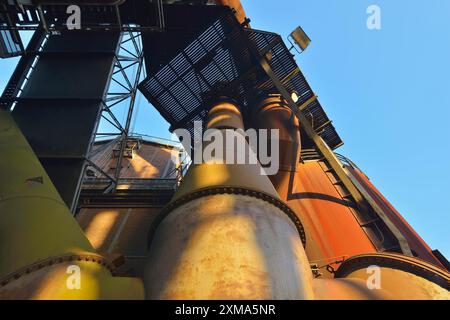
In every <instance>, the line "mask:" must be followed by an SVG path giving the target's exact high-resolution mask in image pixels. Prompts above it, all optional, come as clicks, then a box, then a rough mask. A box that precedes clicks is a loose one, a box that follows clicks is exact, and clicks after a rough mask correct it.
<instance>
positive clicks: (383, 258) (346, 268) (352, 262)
mask: <svg viewBox="0 0 450 320" xmlns="http://www.w3.org/2000/svg"><path fill="white" fill-rule="evenodd" d="M372 265H375V266H378V267H386V268H391V269H395V270H400V271H404V272H408V273H411V274H414V275H416V276H418V277H421V278H425V279H427V280H428V281H431V282H433V283H435V284H437V285H439V286H441V287H443V288H445V289H447V290H450V274H449V273H448V272H446V271H445V270H443V269H441V268H439V267H436V266H434V265H432V264H430V263H428V262H426V261H423V260H421V259H418V258H414V257H409V256H405V255H400V254H393V253H371V254H363V255H357V256H354V257H351V258H349V259H347V260H345V261H344V262H343V263H342V264H341V265H340V267H339V269H338V270H337V271H336V273H335V277H336V278H345V277H347V276H348V275H349V274H351V273H352V272H354V271H357V270H361V269H365V268H368V267H369V266H372Z"/></svg>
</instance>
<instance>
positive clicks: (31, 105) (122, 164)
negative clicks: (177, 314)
mask: <svg viewBox="0 0 450 320" xmlns="http://www.w3.org/2000/svg"><path fill="white" fill-rule="evenodd" d="M74 4H75V5H78V8H80V12H81V26H80V29H78V28H75V29H74V30H69V28H68V27H69V26H68V24H67V21H68V20H67V19H68V16H69V14H68V11H67V9H68V6H71V5H74ZM70 29H72V28H70ZM24 30H34V33H33V36H32V38H31V40H30V41H29V43H28V45H27V47H26V48H24V46H23V44H22V41H21V36H20V33H19V31H24ZM0 35H1V37H0V55H1V57H2V58H9V57H13V56H20V60H19V62H18V64H17V67H16V69H15V71H14V73H13V75H12V77H11V79H10V81H9V83H8V84H7V86H6V88H5V90H4V92H3V94H2V97H1V99H0V240H1V241H0V298H1V299H24V298H25V299H144V298H147V299H318V300H319V299H449V297H450V294H449V289H450V274H449V264H448V261H447V260H446V259H445V257H443V256H442V255H441V254H440V253H439V251H437V250H431V249H430V248H429V246H428V245H427V244H426V243H425V242H424V241H423V240H422V238H421V237H420V236H419V235H418V234H417V233H416V232H415V231H414V230H413V229H412V228H411V226H410V225H409V224H408V223H407V222H406V221H405V220H404V219H403V217H402V216H401V215H400V213H398V212H397V211H396V210H395V208H393V206H392V205H391V204H390V203H389V202H388V201H387V200H386V199H385V198H384V196H383V195H382V194H381V193H380V192H379V191H378V190H377V189H376V187H375V186H374V185H373V184H372V183H371V182H370V180H369V179H368V177H367V176H366V175H365V174H364V173H363V172H362V171H361V170H360V169H359V168H358V167H357V166H356V165H355V164H354V163H353V162H352V161H351V160H349V159H347V158H346V157H344V156H342V155H339V154H338V153H336V151H335V150H336V149H337V148H339V147H340V146H341V145H342V144H343V142H342V140H341V138H340V137H339V135H338V133H337V132H336V130H335V128H334V126H333V125H332V122H331V120H330V119H329V118H328V116H327V114H326V113H325V111H324V109H323V107H322V105H321V104H320V102H319V100H318V98H317V96H316V95H315V93H314V91H313V89H312V88H311V87H310V85H309V84H308V82H307V80H306V79H305V77H304V76H303V74H302V72H301V71H300V69H299V67H298V66H297V63H296V62H295V60H294V59H293V56H292V54H291V52H290V50H289V48H288V47H287V46H286V44H285V43H284V42H283V40H282V38H281V37H280V36H279V35H277V34H275V33H272V32H267V31H261V30H254V29H252V28H251V25H250V20H249V19H247V17H246V14H245V11H244V9H243V8H242V5H241V4H240V1H239V0H215V1H206V0H196V1H194V0H192V1H183V0H172V1H165V0H164V1H163V0H148V1H144V0H103V1H101V0H97V1H94V0H92V1H91V0H86V1H81V0H80V1H75V0H72V1H64V0H61V1H57V0H52V1H51V0H0ZM138 90H139V91H140V92H141V93H142V94H143V95H144V96H145V97H146V98H147V99H148V101H149V102H150V103H151V105H152V106H153V107H155V108H156V109H157V110H158V111H159V113H160V114H161V115H162V116H163V117H164V119H166V120H167V122H169V123H170V125H171V128H170V130H171V131H174V132H175V131H176V130H177V129H186V130H187V131H189V132H191V133H194V131H195V130H194V123H195V121H201V122H202V123H203V126H204V129H212V128H214V129H217V130H221V131H225V130H230V129H231V130H235V131H236V132H238V131H239V129H241V130H245V129H278V130H279V143H280V153H279V160H280V161H279V162H280V163H279V164H280V170H279V171H278V173H276V174H275V175H271V176H265V175H261V174H260V172H261V168H262V166H261V164H260V163H256V164H232V165H231V164H221V163H208V162H206V163H201V164H197V163H193V164H191V165H190V166H189V163H187V160H186V159H188V157H187V156H186V150H183V148H182V147H181V146H180V144H179V143H173V142H171V141H163V140H161V139H155V138H153V137H145V136H141V135H136V134H134V133H133V132H132V126H133V124H132V122H133V112H134V109H135V104H136V99H137V93H138ZM118 105H121V106H124V105H126V107H125V110H126V113H125V114H126V116H125V117H124V120H122V121H121V119H120V117H119V116H117V112H115V110H116V109H115V108H117V106H118ZM122 110H124V109H122ZM102 119H103V121H106V122H107V123H109V126H110V127H111V128H113V129H114V130H113V131H114V132H99V131H98V127H99V122H100V121H101V120H102ZM151 121H152V119H148V123H149V125H151ZM268 139H269V140H270V138H268ZM265 142H269V143H275V142H274V141H265ZM188 151H189V150H188ZM224 152H225V150H224ZM374 266H375V268H378V269H377V270H378V271H379V272H380V280H381V283H380V288H372V287H371V286H370V285H369V283H370V281H371V276H372V275H373V273H372V272H371V271H370V270H372V269H373V268H374ZM73 267H75V268H79V269H80V270H81V275H82V279H83V280H82V281H83V286H82V287H81V288H79V289H77V290H73V288H71V287H70V285H68V283H67V278H68V273H67V270H70V268H73ZM372 271H373V270H372Z"/></svg>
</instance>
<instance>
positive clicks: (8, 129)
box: [0, 110, 143, 299]
mask: <svg viewBox="0 0 450 320" xmlns="http://www.w3.org/2000/svg"><path fill="white" fill-rule="evenodd" d="M0 154H1V155H2V156H1V157H0V176H1V179H0V239H1V240H0V297H1V298H3V299H5V298H10V299H13V298H18V299H66V298H67V299H114V298H118V299H126V298H132V299H134V298H141V297H143V288H142V284H141V283H140V280H138V279H132V278H118V277H113V276H112V274H111V271H112V267H111V266H109V263H108V261H106V259H104V258H103V257H101V256H100V255H98V254H97V253H96V252H95V250H94V248H93V247H92V246H91V244H90V243H89V241H88V240H87V238H86V237H85V236H84V234H83V232H82V230H81V229H80V227H79V226H78V224H77V222H76V221H75V219H74V218H73V217H72V215H71V213H70V212H69V210H68V208H67V207H66V205H65V204H64V202H63V201H62V199H61V197H60V196H59V194H58V192H57V191H56V189H55V187H54V186H53V184H52V182H51V181H50V179H49V177H48V175H47V174H46V172H45V170H44V168H43V167H42V165H41V164H40V162H39V160H38V159H37V158H36V156H35V154H34V153H33V150H32V149H31V147H30V146H29V144H28V142H27V141H26V139H25V137H24V136H23V135H22V133H21V132H20V129H19V128H18V127H17V125H16V124H15V122H14V120H13V119H12V117H11V115H10V114H9V113H8V112H6V111H4V110H0ZM74 266H75V267H74ZM77 267H79V269H77ZM74 270H75V271H74ZM76 270H79V271H80V278H79V279H80V284H81V288H80V289H77V286H75V287H74V286H71V285H70V283H69V285H68V282H67V281H69V282H70V281H72V280H73V279H74V278H73V276H76V275H75V274H76ZM71 272H75V273H71ZM71 276H72V277H71ZM74 288H75V289H74Z"/></svg>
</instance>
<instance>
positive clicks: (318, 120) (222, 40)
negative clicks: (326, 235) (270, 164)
mask: <svg viewBox="0 0 450 320" xmlns="http://www.w3.org/2000/svg"><path fill="white" fill-rule="evenodd" d="M253 46H254V47H256V49H257V51H258V52H259V54H260V55H266V54H270V65H271V67H272V69H273V70H274V72H275V74H276V75H277V76H278V77H279V78H280V79H282V80H283V83H284V85H285V86H286V88H287V89H288V90H290V91H296V92H297V94H298V96H299V101H298V105H302V104H303V103H305V102H306V101H308V100H309V99H310V98H312V97H313V96H314V93H313V91H312V89H311V87H310V86H309V84H308V82H307V81H306V79H305V77H304V76H303V74H302V73H301V71H300V70H299V69H298V66H297V64H296V63H295V61H294V59H293V57H292V55H291V53H290V52H289V50H288V48H287V47H286V45H285V44H284V42H283V41H282V38H281V37H280V36H279V35H277V34H274V33H270V32H264V31H258V30H252V29H244V28H243V27H241V26H240V25H239V23H237V21H236V19H235V17H234V15H233V14H232V13H230V12H227V13H226V14H224V15H222V16H221V17H220V18H219V19H217V20H216V21H215V22H214V23H213V24H212V25H211V26H209V27H208V28H207V29H206V30H205V31H204V32H202V33H201V34H199V35H198V36H197V37H196V38H194V39H193V40H192V41H191V43H190V44H189V45H188V46H186V47H185V48H184V49H183V50H182V51H181V52H180V53H179V54H177V55H176V56H175V57H173V58H172V59H171V60H170V62H169V63H167V64H166V65H164V66H163V67H162V68H160V69H159V70H157V72H154V71H155V70H147V71H148V74H149V76H148V77H147V79H145V80H144V81H143V82H142V83H141V84H140V86H139V89H140V90H141V91H142V92H143V94H144V95H145V96H146V97H147V99H148V100H149V101H150V102H151V103H152V104H153V105H154V106H155V107H156V109H158V111H159V112H160V113H161V115H162V116H163V117H164V118H165V119H166V120H167V121H168V122H169V123H170V124H171V125H172V129H176V128H180V127H181V128H187V129H188V130H190V131H191V133H193V121H195V120H199V121H204V120H205V117H206V114H207V109H208V106H209V104H210V102H211V99H212V98H217V97H218V96H221V95H228V96H231V97H233V98H235V99H237V100H238V102H239V103H240V105H241V106H242V107H244V109H246V108H251V106H252V105H253V104H252V99H253V98H254V97H256V96H258V95H260V94H262V93H264V92H271V91H273V90H274V86H273V84H272V82H271V81H270V79H269V78H268V76H267V75H266V74H265V72H264V71H263V70H262V68H261V66H260V64H259V62H258V57H257V56H255V55H253V54H252V50H251V48H252V47H253ZM149 49H150V48H149ZM146 55H147V57H148V59H151V58H152V54H151V50H147V51H146ZM147 57H146V58H147ZM304 110H305V114H306V115H307V116H310V118H311V123H312V124H313V126H314V128H317V129H318V130H319V129H320V131H319V132H318V133H319V134H320V135H321V136H322V137H323V138H324V140H325V141H326V142H327V143H328V144H329V146H330V147H331V148H336V147H338V146H340V145H341V144H342V140H341V139H340V137H339V135H338V134H337V132H336V130H335V129H334V127H333V125H332V124H331V121H330V120H329V118H328V117H327V115H326V113H325V112H324V110H323V108H322V106H321V105H320V103H319V102H318V101H317V100H314V101H312V102H311V103H309V104H308V105H307V106H306V107H305V109H304Z"/></svg>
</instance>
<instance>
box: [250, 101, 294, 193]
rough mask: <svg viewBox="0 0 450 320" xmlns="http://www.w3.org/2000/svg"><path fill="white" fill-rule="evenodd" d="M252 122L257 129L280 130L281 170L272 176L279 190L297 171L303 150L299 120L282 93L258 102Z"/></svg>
mask: <svg viewBox="0 0 450 320" xmlns="http://www.w3.org/2000/svg"><path fill="white" fill-rule="evenodd" d="M252 124H253V126H254V127H255V129H267V130H273V129H277V130H279V144H280V148H279V150H280V155H279V159H280V170H279V172H278V174H276V175H274V176H270V180H271V181H272V183H273V185H274V187H275V189H277V190H278V189H279V187H280V186H281V185H282V184H284V183H285V181H287V180H289V178H290V176H291V172H296V171H297V167H298V164H299V161H300V152H301V140H300V130H299V127H300V124H299V121H298V119H297V117H296V116H295V114H294V113H293V112H292V110H291V109H289V107H288V106H287V103H286V101H285V100H284V99H283V98H282V97H281V95H280V94H272V95H269V96H267V97H264V98H263V99H262V100H261V101H260V102H259V103H257V104H256V106H255V109H254V111H253V118H252ZM269 143H271V141H269Z"/></svg>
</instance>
